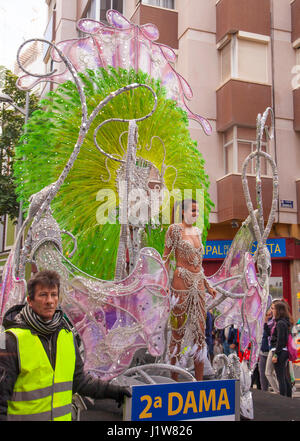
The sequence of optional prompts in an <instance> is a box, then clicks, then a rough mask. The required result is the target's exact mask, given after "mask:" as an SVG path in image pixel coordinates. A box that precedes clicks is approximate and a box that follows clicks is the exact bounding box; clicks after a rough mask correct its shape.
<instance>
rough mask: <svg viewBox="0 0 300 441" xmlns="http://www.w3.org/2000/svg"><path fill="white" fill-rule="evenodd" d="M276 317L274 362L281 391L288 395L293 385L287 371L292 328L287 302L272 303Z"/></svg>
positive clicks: (272, 341)
mask: <svg viewBox="0 0 300 441" xmlns="http://www.w3.org/2000/svg"><path fill="white" fill-rule="evenodd" d="M272 309H273V315H274V319H275V323H276V325H275V328H274V330H273V333H272V336H271V351H272V362H273V364H274V368H275V372H276V376H277V380H278V384H279V393H280V395H284V396H287V397H291V396H292V385H291V383H290V377H289V375H288V371H287V365H288V358H289V354H288V350H287V342H288V336H289V333H290V332H291V329H292V323H291V322H290V314H289V311H288V308H287V305H286V302H283V301H280V302H276V303H274V304H273V305H272Z"/></svg>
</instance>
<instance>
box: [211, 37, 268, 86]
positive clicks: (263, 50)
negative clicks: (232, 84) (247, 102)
mask: <svg viewBox="0 0 300 441" xmlns="http://www.w3.org/2000/svg"><path fill="white" fill-rule="evenodd" d="M249 35H250V37H249ZM268 39H269V37H264V36H262V37H259V36H257V37H254V36H253V34H249V33H246V32H242V31H239V32H238V33H236V34H233V35H231V36H228V37H226V38H225V39H224V41H223V42H222V43H221V44H220V45H219V51H220V77H221V83H224V82H226V81H228V80H229V79H231V78H236V79H240V80H245V81H251V82H257V83H267V82H268V41H269V40H268Z"/></svg>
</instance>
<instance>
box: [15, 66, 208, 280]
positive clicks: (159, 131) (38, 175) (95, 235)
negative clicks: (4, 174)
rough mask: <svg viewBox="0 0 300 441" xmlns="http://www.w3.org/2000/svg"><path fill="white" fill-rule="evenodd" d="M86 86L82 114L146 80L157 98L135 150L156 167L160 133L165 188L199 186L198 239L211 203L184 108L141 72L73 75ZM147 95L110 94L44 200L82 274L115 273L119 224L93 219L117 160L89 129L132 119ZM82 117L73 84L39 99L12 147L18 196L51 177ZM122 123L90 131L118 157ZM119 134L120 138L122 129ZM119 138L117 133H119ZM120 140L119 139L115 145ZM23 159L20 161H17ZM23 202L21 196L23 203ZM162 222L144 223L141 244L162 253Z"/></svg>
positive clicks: (145, 105) (143, 108) (107, 276)
mask: <svg viewBox="0 0 300 441" xmlns="http://www.w3.org/2000/svg"><path fill="white" fill-rule="evenodd" d="M79 75H80V77H81V79H82V81H83V84H84V88H85V94H86V100H87V108H88V114H90V113H91V112H92V110H93V109H94V108H95V107H96V106H97V104H99V102H100V101H101V100H103V99H104V98H105V97H106V96H107V95H108V94H109V93H110V92H113V91H115V90H117V89H119V88H121V87H123V86H125V85H128V84H131V83H141V84H148V85H149V86H151V87H152V88H153V90H154V91H155V93H156V95H157V97H158V104H157V110H156V111H155V112H154V114H153V115H152V116H151V117H150V118H147V119H146V120H144V121H141V122H139V123H138V150H137V156H138V157H142V158H144V159H145V160H147V161H150V162H151V163H153V164H154V165H155V166H156V167H157V168H158V170H161V167H162V164H163V159H164V151H163V148H162V146H161V143H160V142H158V141H156V140H154V141H153V144H152V148H151V149H149V146H150V142H151V138H152V137H153V136H159V137H160V138H161V139H162V140H163V142H164V144H165V149H166V157H165V165H166V166H168V165H170V166H173V167H175V169H176V170H177V176H176V172H175V170H174V168H173V167H169V168H168V169H167V170H166V173H165V175H164V181H165V185H166V187H167V189H168V190H170V191H171V190H172V185H173V184H174V180H175V179H176V181H175V187H176V188H177V189H180V190H181V191H183V190H184V189H192V190H193V191H195V190H196V189H202V190H203V198H204V199H203V240H205V238H206V235H207V229H208V227H209V222H208V219H209V212H210V209H211V207H212V205H213V204H212V202H211V200H210V197H209V194H208V187H209V180H208V176H207V175H206V173H205V170H204V160H203V158H202V155H201V154H200V152H199V151H198V150H197V148H196V147H197V144H196V142H195V141H193V140H192V139H191V137H190V133H189V130H188V119H187V115H186V113H185V112H184V111H183V110H182V109H180V108H179V107H177V105H176V102H175V101H173V100H169V99H166V93H165V90H164V88H163V87H162V86H161V84H160V82H158V81H154V80H153V79H151V78H150V77H149V76H148V75H146V74H145V73H143V72H138V73H136V72H135V71H134V70H131V71H126V70H122V69H118V70H116V69H114V68H109V69H107V70H105V69H98V70H96V71H92V70H87V71H86V72H85V73H84V74H83V73H81V74H79ZM153 103H154V100H153V97H152V95H151V93H150V92H149V91H148V90H147V89H146V88H137V89H134V90H132V91H130V92H126V93H123V94H121V95H119V96H117V97H115V98H114V99H113V100H112V101H111V102H110V103H109V104H108V105H107V106H105V107H104V108H103V109H102V110H101V112H100V113H99V114H98V115H97V117H96V118H95V120H94V122H93V123H92V125H91V127H90V130H89V132H88V133H87V135H86V138H85V140H84V142H83V145H82V147H81V150H80V153H79V155H78V158H77V160H76V162H75V164H74V166H73V168H72V169H71V171H70V172H69V174H68V176H67V178H66V180H65V182H64V184H63V185H62V187H61V188H60V191H59V193H58V194H57V196H56V197H55V198H54V200H53V201H52V203H51V208H52V210H53V214H54V217H55V219H56V220H57V221H58V223H59V225H60V227H61V229H62V230H67V231H70V232H71V233H72V234H73V235H75V236H76V238H77V242H78V250H77V252H76V253H75V254H74V257H73V258H72V260H71V261H72V263H73V264H74V265H76V266H77V267H79V268H80V269H81V270H83V271H85V272H86V273H88V274H90V275H92V276H94V277H99V278H101V279H104V280H112V279H113V278H114V270H115V263H116V257H117V250H118V243H119V234H120V225H119V224H118V223H115V224H110V223H106V224H104V225H99V223H98V221H97V217H96V216H97V210H98V209H99V206H100V204H101V202H99V200H97V194H98V192H99V190H101V189H104V188H106V189H111V190H113V191H114V192H115V193H116V204H117V205H118V203H119V200H118V194H117V192H116V179H117V171H118V169H119V168H120V163H118V162H116V161H113V160H108V161H106V157H105V156H104V155H102V154H101V153H100V152H99V150H98V149H97V148H96V146H95V145H94V140H93V134H94V130H95V128H96V127H97V126H98V125H99V124H100V123H101V122H103V121H105V120H106V119H109V118H125V119H137V118H139V117H142V116H144V115H146V114H147V113H149V112H150V111H151V110H152V107H153ZM80 121H81V105H80V99H79V94H78V91H77V90H76V87H75V85H74V84H73V83H72V82H66V83H64V84H62V85H60V86H59V87H58V88H57V90H56V91H55V92H50V93H49V94H48V95H47V99H44V100H42V101H41V103H40V109H39V110H37V111H35V112H34V114H33V115H32V117H31V118H30V120H29V122H28V124H27V133H26V135H24V136H23V138H22V139H21V141H20V143H19V145H18V146H17V149H16V161H15V168H14V173H15V178H16V181H17V184H18V187H17V193H18V196H19V199H20V200H23V201H28V200H29V197H30V195H31V194H33V193H36V192H38V191H40V190H41V189H42V188H43V187H45V186H47V185H49V184H51V183H52V182H54V181H56V180H57V178H58V176H59V175H60V173H61V172H62V170H63V169H64V166H65V165H66V163H67V160H68V159H69V157H70V155H71V153H72V151H73V149H74V145H75V143H76V141H77V137H78V133H79V127H80ZM127 130H128V123H121V122H111V123H108V124H105V125H104V126H103V127H102V128H101V129H100V130H99V132H98V134H97V142H98V144H99V146H101V148H102V149H103V150H104V151H106V152H107V153H110V154H115V155H118V157H119V158H121V157H123V156H124V150H126V145H127V133H123V132H126V131H127ZM122 133H123V135H122V136H121V134H122ZM120 136H121V138H120ZM119 139H121V144H122V145H123V148H122V147H121V146H120V143H119ZM23 158H25V160H23ZM24 206H25V208H26V207H28V202H25V203H24ZM167 226H168V225H165V226H162V227H159V228H158V229H151V228H148V227H146V234H145V237H146V239H145V241H146V243H145V245H147V246H152V247H154V248H156V249H157V250H158V251H159V252H160V253H162V251H163V244H164V235H165V231H166V227H167ZM63 244H64V250H69V251H70V250H71V244H70V238H69V236H65V235H64V236H63Z"/></svg>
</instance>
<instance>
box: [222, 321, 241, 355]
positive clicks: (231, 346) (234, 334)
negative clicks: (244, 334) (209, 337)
mask: <svg viewBox="0 0 300 441" xmlns="http://www.w3.org/2000/svg"><path fill="white" fill-rule="evenodd" d="M221 340H222V344H223V350H224V354H225V355H227V356H228V355H229V354H233V353H236V354H237V352H238V331H237V329H236V328H235V327H234V325H231V326H227V327H226V328H224V329H223V330H222V332H221Z"/></svg>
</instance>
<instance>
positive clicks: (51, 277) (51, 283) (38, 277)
mask: <svg viewBox="0 0 300 441" xmlns="http://www.w3.org/2000/svg"><path fill="white" fill-rule="evenodd" d="M37 285H41V286H43V287H45V288H54V287H55V286H57V288H58V293H59V288H60V278H59V275H58V274H57V273H56V272H55V271H50V270H44V271H40V272H38V273H36V274H35V275H34V276H33V277H32V278H31V279H30V280H29V281H28V283H27V292H28V297H29V298H30V300H33V299H34V294H35V287H36V286H37Z"/></svg>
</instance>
